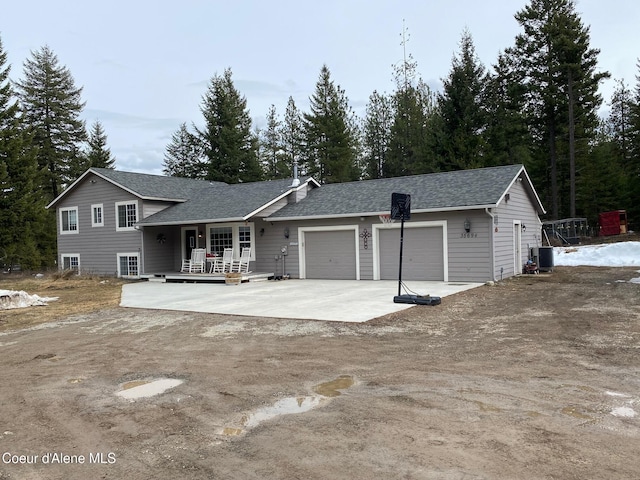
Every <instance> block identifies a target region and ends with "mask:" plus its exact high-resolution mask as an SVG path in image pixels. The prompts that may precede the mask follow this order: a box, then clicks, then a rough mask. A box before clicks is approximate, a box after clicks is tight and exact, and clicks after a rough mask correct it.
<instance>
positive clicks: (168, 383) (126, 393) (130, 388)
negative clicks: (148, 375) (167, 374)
mask: <svg viewBox="0 0 640 480" xmlns="http://www.w3.org/2000/svg"><path fill="white" fill-rule="evenodd" d="M181 383H182V380H178V379H175V378H159V379H156V380H135V381H132V382H127V383H125V384H123V385H122V387H121V390H120V391H119V392H116V395H117V396H119V397H122V398H127V399H129V400H135V399H137V398H146V397H153V396H154V395H159V394H161V393H164V392H166V391H167V390H169V389H170V388H174V387H177V386H178V385H180V384H181Z"/></svg>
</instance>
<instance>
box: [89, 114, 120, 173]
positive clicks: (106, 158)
mask: <svg viewBox="0 0 640 480" xmlns="http://www.w3.org/2000/svg"><path fill="white" fill-rule="evenodd" d="M88 144H89V149H88V151H87V152H86V157H87V163H88V167H97V168H111V169H113V168H115V163H116V159H115V158H113V156H112V155H111V150H110V149H109V148H108V147H107V134H106V133H105V131H104V127H103V126H102V123H100V121H99V120H96V121H95V122H94V123H93V125H92V126H91V131H90V132H89V140H88Z"/></svg>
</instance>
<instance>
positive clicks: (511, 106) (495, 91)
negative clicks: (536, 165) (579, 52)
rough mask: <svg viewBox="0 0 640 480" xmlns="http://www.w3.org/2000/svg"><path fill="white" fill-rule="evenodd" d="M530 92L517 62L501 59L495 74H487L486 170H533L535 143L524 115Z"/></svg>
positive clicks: (501, 56)
mask: <svg viewBox="0 0 640 480" xmlns="http://www.w3.org/2000/svg"><path fill="white" fill-rule="evenodd" d="M525 94H526V88H525V86H524V83H523V81H522V78H521V75H520V73H519V71H518V70H517V69H516V68H515V67H514V64H513V59H512V58H511V57H510V56H509V55H506V54H504V53H501V54H500V55H499V56H498V61H497V63H496V65H494V66H493V72H492V73H489V74H487V78H486V84H485V93H484V98H483V104H484V108H485V109H486V112H487V130H486V133H485V135H484V136H485V139H486V143H485V147H486V155H485V161H484V165H485V166H497V165H511V164H515V163H521V164H524V165H526V166H527V170H529V169H531V168H532V166H533V165H532V161H531V149H532V147H533V139H532V138H531V134H530V132H529V127H528V124H527V120H526V118H525V115H524V105H525V102H526V97H525Z"/></svg>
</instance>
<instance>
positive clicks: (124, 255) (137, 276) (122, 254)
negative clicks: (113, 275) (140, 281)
mask: <svg viewBox="0 0 640 480" xmlns="http://www.w3.org/2000/svg"><path fill="white" fill-rule="evenodd" d="M122 257H127V262H128V261H129V260H128V259H129V257H136V262H137V264H138V274H137V275H129V272H127V273H126V274H124V275H123V274H122V271H121V270H120V259H121V258H122ZM116 265H117V276H118V277H119V278H140V253H139V252H124V253H116Z"/></svg>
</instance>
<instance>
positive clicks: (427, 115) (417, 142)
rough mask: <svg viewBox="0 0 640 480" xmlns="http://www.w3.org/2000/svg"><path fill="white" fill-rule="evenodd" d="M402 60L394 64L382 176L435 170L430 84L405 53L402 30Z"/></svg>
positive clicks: (434, 120)
mask: <svg viewBox="0 0 640 480" xmlns="http://www.w3.org/2000/svg"><path fill="white" fill-rule="evenodd" d="M401 37H402V42H401V45H402V47H403V61H402V62H401V64H400V65H399V66H396V67H394V76H395V82H396V91H395V93H394V94H393V96H392V97H391V109H392V112H393V120H392V122H391V129H390V132H389V140H388V149H387V153H386V157H385V162H384V166H383V174H384V176H385V177H397V176H400V175H415V174H421V173H431V172H434V171H436V168H437V167H436V165H435V162H434V156H433V143H434V141H435V137H436V131H435V130H434V128H435V127H436V126H437V111H436V106H435V104H434V96H433V95H432V93H431V91H430V89H429V87H428V86H427V85H426V83H424V82H423V81H422V79H421V78H420V77H419V76H418V75H417V73H416V69H417V63H416V62H415V61H414V60H413V57H412V56H411V54H410V53H409V54H407V53H406V45H407V42H408V36H407V34H406V31H405V30H403V32H402V34H401Z"/></svg>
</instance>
